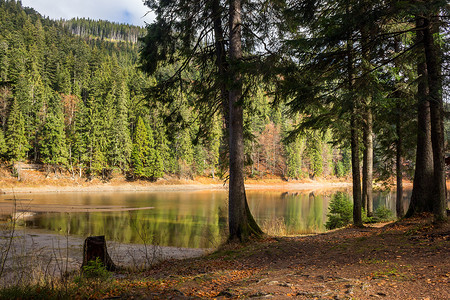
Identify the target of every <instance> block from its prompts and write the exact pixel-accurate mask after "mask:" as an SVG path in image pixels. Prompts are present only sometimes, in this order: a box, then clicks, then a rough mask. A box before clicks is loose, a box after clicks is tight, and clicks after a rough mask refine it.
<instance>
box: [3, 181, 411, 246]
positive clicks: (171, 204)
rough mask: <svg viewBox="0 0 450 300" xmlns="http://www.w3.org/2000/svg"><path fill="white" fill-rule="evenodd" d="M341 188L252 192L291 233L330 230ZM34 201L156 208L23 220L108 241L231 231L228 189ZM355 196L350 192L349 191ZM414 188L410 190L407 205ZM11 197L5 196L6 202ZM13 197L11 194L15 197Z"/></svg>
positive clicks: (263, 214) (268, 222)
mask: <svg viewBox="0 0 450 300" xmlns="http://www.w3.org/2000/svg"><path fill="white" fill-rule="evenodd" d="M338 191H340V192H344V193H346V194H349V193H350V190H349V189H348V190H345V189H339V190H331V191H330V190H327V191H325V192H324V191H316V192H302V191H299V192H292V191H289V192H280V191H247V198H248V202H249V206H250V209H251V211H252V213H253V215H254V217H255V218H256V220H257V222H258V223H259V224H260V225H261V226H262V227H264V228H266V230H267V228H270V229H282V230H283V231H284V232H286V233H287V234H305V233H317V232H324V231H325V230H326V229H325V226H324V224H325V223H326V221H327V217H326V215H327V212H328V205H329V203H330V201H331V199H332V197H333V195H335V194H336V193H337V192H338ZM26 197H27V198H29V199H32V200H31V201H32V203H34V204H46V205H52V204H59V205H61V204H65V205H74V206H75V205H88V206H102V207H103V206H117V205H120V206H126V207H132V208H138V207H153V209H143V210H133V211H113V212H89V213H87V212H77V213H36V214H34V215H33V216H32V217H29V218H26V219H25V221H24V222H21V226H25V227H27V228H35V229H43V230H48V231H51V232H54V233H60V234H65V233H66V232H70V235H76V236H81V237H86V236H89V235H105V236H106V238H107V240H115V241H119V242H124V243H141V244H142V243H149V244H158V245H163V246H175V247H190V248H210V247H216V246H218V245H219V244H220V243H221V241H222V240H221V238H222V237H223V236H224V235H226V233H225V232H226V229H227V214H228V210H227V192H226V191H195V192H186V191H183V192H120V193H117V192H116V193H100V192H99V193H58V194H29V195H27V196H26ZM349 197H350V195H349ZM409 197H410V191H409V190H407V191H406V192H405V194H404V201H405V203H404V206H405V209H406V208H407V205H408V201H409ZM7 198H8V197H7V196H0V201H6V200H5V199H7ZM9 198H10V196H9ZM379 206H386V207H388V208H389V209H390V210H391V211H393V212H394V214H395V192H376V193H375V195H374V208H375V209H376V208H377V207H379Z"/></svg>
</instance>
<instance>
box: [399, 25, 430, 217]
mask: <svg viewBox="0 0 450 300" xmlns="http://www.w3.org/2000/svg"><path fill="white" fill-rule="evenodd" d="M423 26H424V19H423V18H421V17H417V18H416V27H417V28H423ZM416 34H417V36H416V40H417V43H423V30H417V31H416ZM417 74H418V76H419V81H418V88H417V98H418V99H417V101H418V107H417V127H418V128H417V151H416V167H415V170H414V181H413V190H412V195H411V201H410V204H409V208H408V211H407V213H406V217H411V216H413V215H415V214H417V213H422V212H432V210H433V206H432V205H433V150H432V147H431V120H430V102H429V101H428V82H427V78H428V71H427V64H426V62H425V58H424V57H420V58H419V61H418V64H417Z"/></svg>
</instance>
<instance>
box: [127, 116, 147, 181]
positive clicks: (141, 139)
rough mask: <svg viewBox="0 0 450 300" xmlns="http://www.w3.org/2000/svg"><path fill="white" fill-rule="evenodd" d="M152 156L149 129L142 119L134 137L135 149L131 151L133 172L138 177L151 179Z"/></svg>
mask: <svg viewBox="0 0 450 300" xmlns="http://www.w3.org/2000/svg"><path fill="white" fill-rule="evenodd" d="M149 155H150V140H149V134H148V131H147V127H146V126H145V124H144V120H143V119H142V117H139V118H138V120H137V124H136V128H135V130H134V135H133V149H132V151H131V163H132V165H133V172H134V174H135V175H136V176H138V177H143V178H149V177H150V176H151V174H150V172H149V170H148V161H149V159H151V158H150V157H149Z"/></svg>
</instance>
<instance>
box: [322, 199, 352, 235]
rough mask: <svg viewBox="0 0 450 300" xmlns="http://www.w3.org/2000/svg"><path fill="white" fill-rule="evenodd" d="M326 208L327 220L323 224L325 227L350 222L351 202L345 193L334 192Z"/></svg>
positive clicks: (339, 225) (338, 226)
mask: <svg viewBox="0 0 450 300" xmlns="http://www.w3.org/2000/svg"><path fill="white" fill-rule="evenodd" d="M328 209H329V213H328V214H327V218H328V220H327V222H326V224H325V227H326V228H327V229H334V228H340V227H344V226H347V225H348V224H350V222H351V220H352V217H353V204H352V202H351V201H350V199H349V196H348V195H347V194H346V193H343V192H337V193H336V194H334V195H333V198H332V199H331V202H330V207H329V208H328Z"/></svg>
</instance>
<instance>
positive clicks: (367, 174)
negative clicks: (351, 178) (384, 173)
mask: <svg viewBox="0 0 450 300" xmlns="http://www.w3.org/2000/svg"><path fill="white" fill-rule="evenodd" d="M368 105H369V104H367V105H366V106H368ZM363 139H364V141H363V143H364V157H363V189H362V208H364V209H366V211H367V215H368V216H371V215H372V213H373V193H372V190H373V185H372V182H373V117H372V110H371V109H370V107H366V120H365V124H364V136H363Z"/></svg>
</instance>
